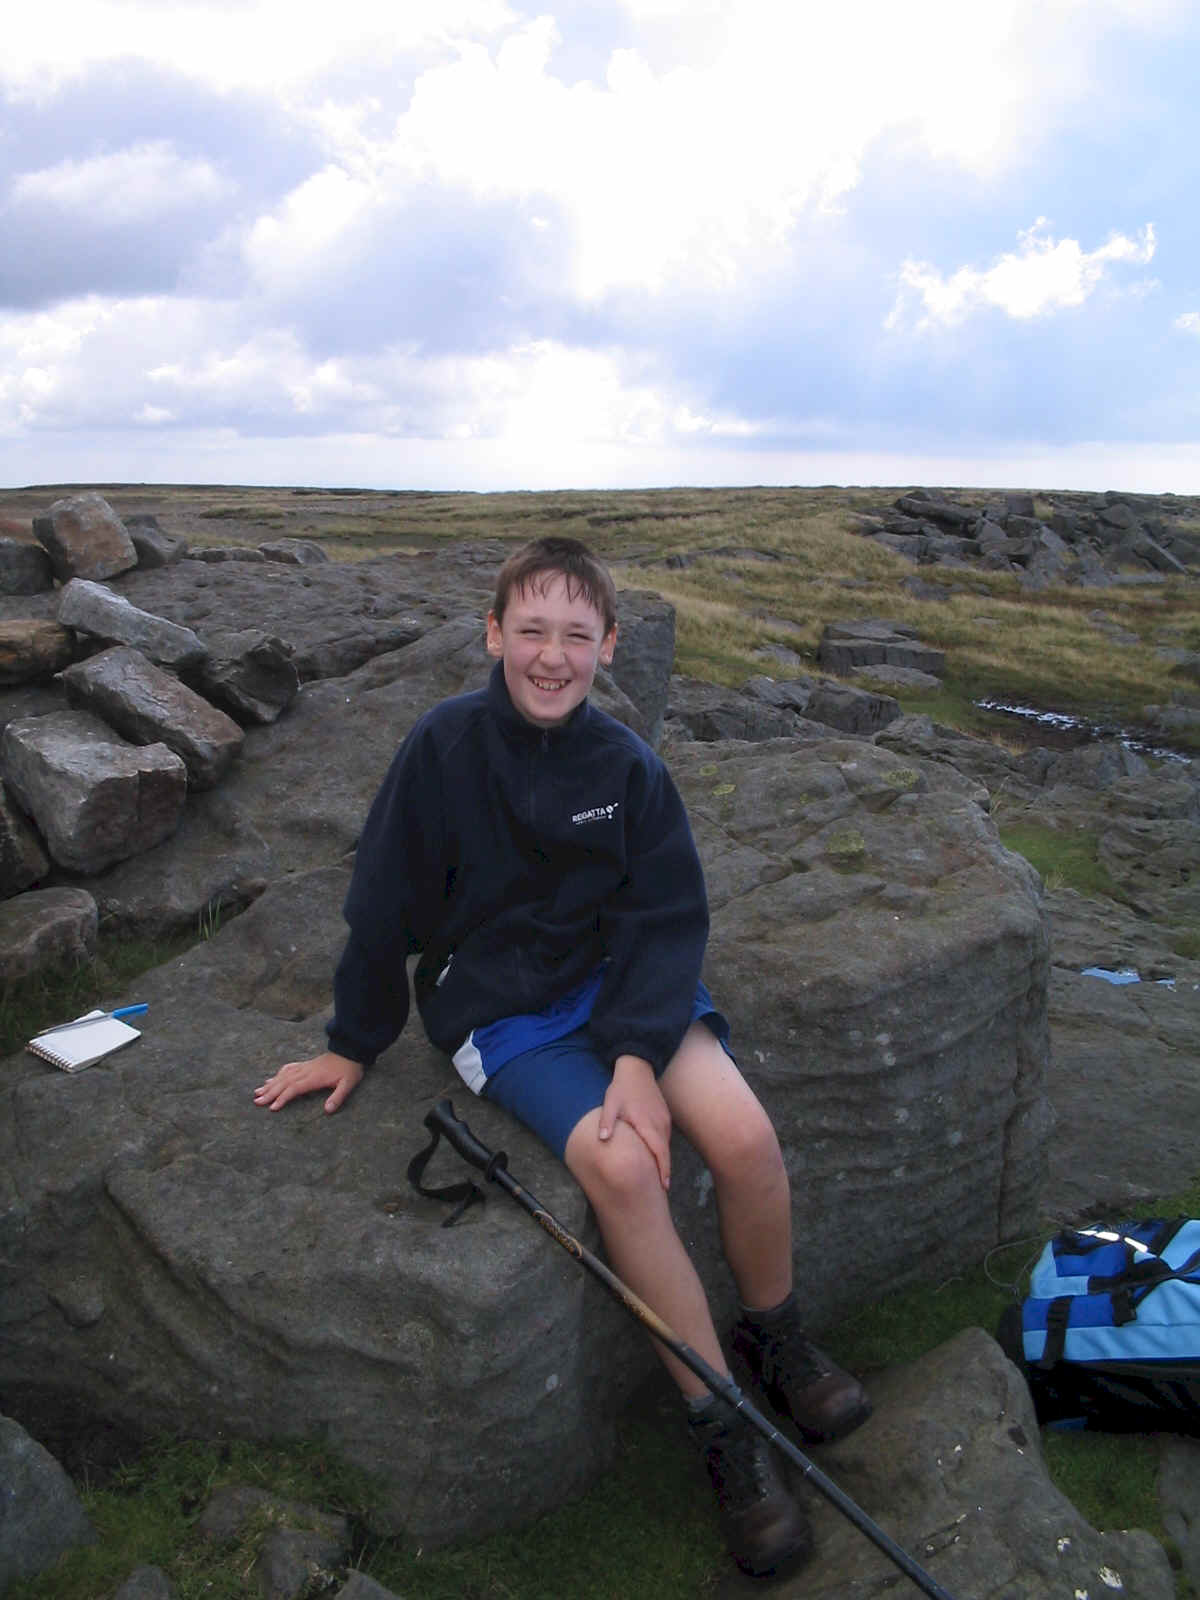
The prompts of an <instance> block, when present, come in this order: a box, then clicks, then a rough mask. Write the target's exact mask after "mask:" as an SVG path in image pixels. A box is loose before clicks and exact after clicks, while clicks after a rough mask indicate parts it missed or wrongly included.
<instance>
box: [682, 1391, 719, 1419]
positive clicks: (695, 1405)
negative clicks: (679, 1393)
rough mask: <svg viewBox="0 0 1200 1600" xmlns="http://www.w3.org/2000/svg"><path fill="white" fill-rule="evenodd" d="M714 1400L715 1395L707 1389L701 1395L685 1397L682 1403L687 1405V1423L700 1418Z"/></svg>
mask: <svg viewBox="0 0 1200 1600" xmlns="http://www.w3.org/2000/svg"><path fill="white" fill-rule="evenodd" d="M716 1398H717V1397H716V1395H715V1394H713V1393H712V1391H711V1390H709V1389H705V1391H704V1393H703V1394H689V1395H685V1396H684V1401H685V1403H686V1405H687V1410H688V1421H689V1422H693V1421H696V1420H697V1419H700V1418H702V1417H703V1416H704V1413H705V1412H706V1411H707V1410H708V1408H709V1406H711V1405H712V1403H713V1401H714V1400H715V1399H716Z"/></svg>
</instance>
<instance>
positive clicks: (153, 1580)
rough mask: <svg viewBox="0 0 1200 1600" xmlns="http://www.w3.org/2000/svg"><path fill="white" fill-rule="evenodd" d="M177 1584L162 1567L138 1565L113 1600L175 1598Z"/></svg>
mask: <svg viewBox="0 0 1200 1600" xmlns="http://www.w3.org/2000/svg"><path fill="white" fill-rule="evenodd" d="M175 1596H176V1589H175V1585H174V1584H173V1583H172V1582H171V1580H170V1578H168V1577H167V1575H166V1573H165V1572H164V1571H163V1570H162V1568H161V1567H137V1568H136V1569H135V1570H134V1571H133V1572H131V1573H130V1574H129V1576H128V1577H127V1578H126V1579H125V1582H124V1583H123V1584H122V1585H121V1587H120V1588H119V1589H118V1590H117V1591H116V1593H115V1594H114V1595H113V1600H175Z"/></svg>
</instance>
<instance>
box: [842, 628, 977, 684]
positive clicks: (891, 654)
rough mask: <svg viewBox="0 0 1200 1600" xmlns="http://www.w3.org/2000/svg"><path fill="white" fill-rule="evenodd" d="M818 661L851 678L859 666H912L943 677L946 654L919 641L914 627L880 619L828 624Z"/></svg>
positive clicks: (917, 669)
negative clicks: (901, 625)
mask: <svg viewBox="0 0 1200 1600" xmlns="http://www.w3.org/2000/svg"><path fill="white" fill-rule="evenodd" d="M817 660H818V662H819V663H820V664H821V666H823V667H825V668H826V669H827V670H828V671H829V672H835V673H837V674H838V675H839V676H842V677H848V676H849V675H850V674H851V673H852V672H854V671H855V670H856V669H857V668H859V667H867V666H878V665H887V666H892V667H911V668H913V669H914V670H916V671H918V672H926V673H929V674H931V675H932V676H936V677H940V676H941V674H942V673H943V672H944V671H945V670H946V653H945V651H944V650H935V649H933V648H932V647H931V646H929V645H925V644H922V643H920V641H919V640H918V639H916V638H915V636H914V630H913V629H911V628H907V627H900V626H898V625H897V624H895V623H891V622H885V621H882V620H880V619H878V618H864V619H862V620H860V621H857V622H830V623H827V624H826V626H825V628H824V630H823V631H822V634H821V640H820V643H819V644H818V646H817Z"/></svg>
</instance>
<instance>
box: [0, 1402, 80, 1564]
mask: <svg viewBox="0 0 1200 1600" xmlns="http://www.w3.org/2000/svg"><path fill="white" fill-rule="evenodd" d="M95 1537H96V1535H95V1533H94V1531H93V1529H92V1526H91V1524H90V1523H89V1522H88V1519H87V1516H86V1515H85V1513H84V1510H83V1507H82V1506H81V1505H80V1503H79V1496H78V1495H77V1494H76V1492H75V1488H74V1485H73V1484H72V1483H71V1480H70V1478H68V1477H67V1475H66V1473H65V1472H64V1471H63V1469H62V1468H61V1467H60V1466H59V1464H58V1462H57V1461H55V1459H54V1457H53V1456H51V1455H50V1454H49V1453H48V1452H47V1451H46V1450H44V1449H43V1448H42V1446H41V1445H40V1444H38V1442H37V1440H36V1439H31V1438H30V1437H29V1435H28V1434H27V1433H26V1432H25V1430H24V1428H22V1427H21V1426H20V1425H19V1424H18V1423H16V1422H14V1421H13V1420H12V1418H11V1417H0V1592H3V1591H5V1590H7V1588H8V1585H9V1584H10V1583H12V1582H14V1581H15V1580H16V1579H17V1578H28V1577H32V1576H34V1575H35V1574H37V1573H39V1572H44V1571H45V1569H46V1568H47V1567H49V1566H52V1565H53V1564H54V1562H55V1561H57V1560H58V1558H59V1556H61V1555H62V1554H63V1553H64V1552H65V1551H67V1550H70V1549H71V1548H72V1546H73V1545H77V1544H90V1543H91V1542H92V1541H93V1540H94V1539H95Z"/></svg>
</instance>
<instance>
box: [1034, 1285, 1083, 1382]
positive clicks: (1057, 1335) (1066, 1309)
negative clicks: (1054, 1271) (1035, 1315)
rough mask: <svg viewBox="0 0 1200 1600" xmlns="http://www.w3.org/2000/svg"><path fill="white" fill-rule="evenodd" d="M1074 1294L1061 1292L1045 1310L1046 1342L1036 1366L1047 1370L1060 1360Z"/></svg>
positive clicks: (1074, 1297)
mask: <svg viewBox="0 0 1200 1600" xmlns="http://www.w3.org/2000/svg"><path fill="white" fill-rule="evenodd" d="M1075 1299H1076V1296H1075V1295H1071V1294H1061V1295H1059V1297H1058V1298H1057V1300H1052V1301H1051V1302H1050V1304H1049V1306H1048V1307H1047V1310H1046V1342H1045V1344H1044V1345H1043V1346H1042V1353H1041V1355H1040V1356H1039V1358H1038V1363H1037V1364H1038V1367H1039V1368H1040V1369H1041V1370H1042V1371H1043V1372H1048V1371H1049V1370H1050V1368H1051V1367H1056V1366H1057V1365H1058V1363H1059V1362H1060V1361H1061V1360H1062V1354H1063V1347H1064V1345H1065V1344H1066V1339H1067V1325H1068V1323H1069V1322H1070V1320H1071V1306H1072V1303H1073V1302H1074V1300H1075Z"/></svg>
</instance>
